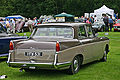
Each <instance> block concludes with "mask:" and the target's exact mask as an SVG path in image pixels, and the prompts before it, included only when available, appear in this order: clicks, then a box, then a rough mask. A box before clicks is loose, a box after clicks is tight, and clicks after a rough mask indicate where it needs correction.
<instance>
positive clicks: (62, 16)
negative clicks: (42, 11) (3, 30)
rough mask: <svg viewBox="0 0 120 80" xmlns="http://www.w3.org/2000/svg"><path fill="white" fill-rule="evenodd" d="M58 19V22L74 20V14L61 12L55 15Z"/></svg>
mask: <svg viewBox="0 0 120 80" xmlns="http://www.w3.org/2000/svg"><path fill="white" fill-rule="evenodd" d="M55 17H56V20H57V21H58V22H74V15H71V14H67V13H64V12H63V13H61V14H58V15H55Z"/></svg>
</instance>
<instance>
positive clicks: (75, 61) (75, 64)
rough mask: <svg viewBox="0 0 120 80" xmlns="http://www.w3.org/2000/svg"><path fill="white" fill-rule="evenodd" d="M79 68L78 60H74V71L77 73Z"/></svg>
mask: <svg viewBox="0 0 120 80" xmlns="http://www.w3.org/2000/svg"><path fill="white" fill-rule="evenodd" d="M78 66H79V63H78V60H77V59H75V60H74V70H75V71H76V70H77V69H78Z"/></svg>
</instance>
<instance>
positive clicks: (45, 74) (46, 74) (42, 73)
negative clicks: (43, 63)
mask: <svg viewBox="0 0 120 80" xmlns="http://www.w3.org/2000/svg"><path fill="white" fill-rule="evenodd" d="M98 63H100V62H99V61H94V62H91V63H88V64H86V65H83V66H82V67H81V69H83V70H84V69H86V68H88V67H90V66H93V65H95V64H98ZM19 76H20V77H25V76H26V77H31V78H35V77H40V78H44V79H48V78H49V79H57V78H61V77H66V76H70V75H69V74H68V73H67V70H32V71H30V72H25V71H24V72H23V74H20V75H19Z"/></svg>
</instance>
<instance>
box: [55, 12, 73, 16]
mask: <svg viewBox="0 0 120 80" xmlns="http://www.w3.org/2000/svg"><path fill="white" fill-rule="evenodd" d="M55 17H74V15H71V14H67V13H64V12H63V13H61V14H58V15H55Z"/></svg>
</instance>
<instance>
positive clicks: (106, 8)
mask: <svg viewBox="0 0 120 80" xmlns="http://www.w3.org/2000/svg"><path fill="white" fill-rule="evenodd" d="M94 13H95V14H101V15H102V14H106V13H108V14H110V15H112V16H114V10H112V9H109V8H108V7H106V6H105V5H103V6H102V7H101V8H99V9H96V10H94Z"/></svg>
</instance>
